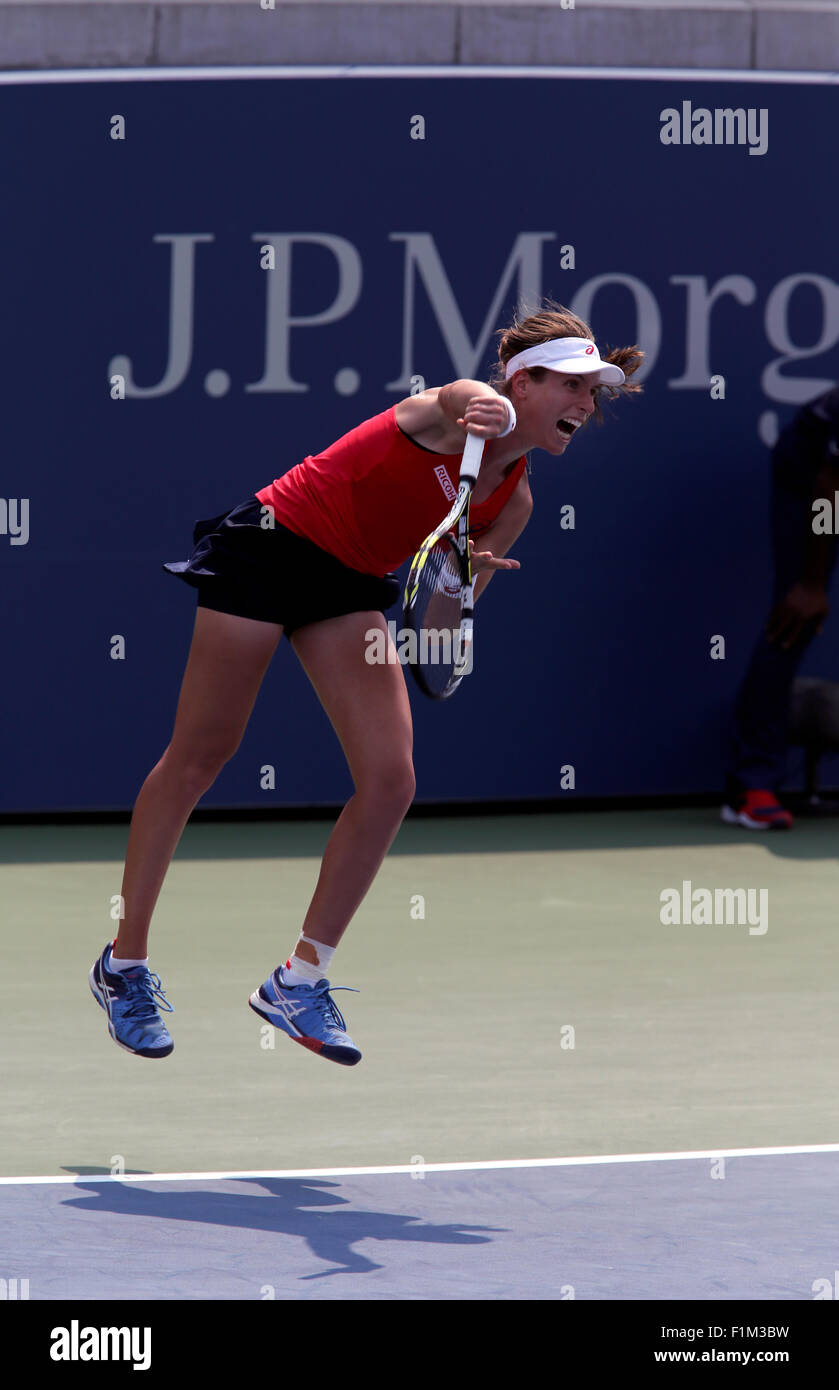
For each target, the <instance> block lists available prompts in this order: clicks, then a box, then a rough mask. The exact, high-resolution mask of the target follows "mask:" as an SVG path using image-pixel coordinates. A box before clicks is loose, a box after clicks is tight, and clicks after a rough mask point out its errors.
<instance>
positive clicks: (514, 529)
mask: <svg viewBox="0 0 839 1390" xmlns="http://www.w3.org/2000/svg"><path fill="white" fill-rule="evenodd" d="M532 510H533V498H532V496H531V493H530V484H529V483H528V481H527V473H526V472H524V473H522V475H521V477H520V478H519V481H518V483H517V484H516V487H515V490H514V491H513V492H512V493H511V494H510V497H509V500H508V501H507V503H506V504H505V506H504V507H503V508H502V510H501V511H500V512H499V514H498V516H497V517H496V518H495V521H493V523H492V525H491V526H488V527H487V529H486V531H484V533H483V535H482V536H480V537H479V538H478V540H477V542H475V541H470V542H469V544H470V546H471V547H472V572H473V574H475V576H476V578H475V591H474V592H475V600H476V601H477V599H478V598H479V597H480V595H481V594H482V593H483V591H484V589H485V588H486V586H487V584H488V583H489V581H490V580H491V578H492V576H493V574H494V573H495V571H496V570H497V569H505V570H510V569H515V570H517V569H520V568H521V566H520V565H519V562H518V560H505V559H504V558H503V556H505V555H506V554H507V551H508V550H509V549H510V547H511V546H512V545H513V544H514V543H515V542H516V541H517V540H518V538H519V536H520V535H521V533H522V531H523V530H524V528H525V526H526V525H527V523H528V521H529V520H530V513H531V512H532Z"/></svg>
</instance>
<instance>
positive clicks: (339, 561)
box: [90, 300, 643, 1066]
mask: <svg viewBox="0 0 839 1390" xmlns="http://www.w3.org/2000/svg"><path fill="white" fill-rule="evenodd" d="M544 303H545V305H546V306H547V307H543V309H542V310H541V311H540V312H538V313H535V314H531V315H529V316H527V317H525V318H523V319H522V320H520V321H519V320H515V321H514V322H513V323H512V325H511V326H510V327H509V328H507V329H506V330H501V331H500V335H499V336H500V341H499V344H498V364H497V366H496V369H495V371H494V373H493V376H492V379H491V382H490V383H489V384H488V383H486V382H482V381H470V380H461V381H453V382H449V383H448V384H447V385H445V386H435V387H429V388H428V389H426V390H425V391H423V392H421V393H420V394H418V395H416V396H408V397H406V398H405V399H404V400H401V401H398V402H396V404H394V405H391V406H390V407H389V409H387V410H385V411H382V412H381V414H378V415H374V416H372V417H371V418H370V419H367V420H364V421H362V423H361V424H359V425H358V426H356V428H355V429H352V430H350V431H349V433H348V434H345V435H343V436H342V437H341V438H340V439H338V440H336V441H335V442H334V443H332V444H330V445H329V446H328V447H327V448H325V449H323V450H322V451H321V453H319V454H314V455H308V456H307V457H306V458H305V459H304V460H303V461H302V463H298V464H297V465H296V466H295V467H293V468H292V469H291V470H290V471H289V472H287V473H285V474H284V475H283V477H281V478H277V479H275V480H274V482H272V483H271V484H269V485H268V486H267V487H263V488H261V489H260V490H259V491H258V492H257V493H255V494H254V495H252V496H251V497H249V498H248V499H247V501H245V502H243V503H241V504H240V505H239V506H237V507H234V508H233V510H232V511H230V512H227V513H224V514H223V515H222V516H219V517H214V518H213V519H212V520H207V521H202V522H198V523H197V525H196V527H195V532H194V549H193V552H192V555H191V556H190V558H189V560H186V561H178V562H173V563H170V564H167V565H165V566H164V568H165V569H166V570H167V571H169V572H170V573H172V574H175V575H177V576H179V577H180V578H181V579H183V580H184V581H186V583H188V584H190V585H192V586H194V587H195V588H196V589H197V591H198V609H197V614H196V620H195V628H194V632H193V637H192V645H191V648H190V652H189V658H188V661H187V665H186V670H185V673H184V678H183V683H182V686H181V691H180V697H179V700H178V706H177V711H176V716H175V725H174V730H173V733H172V739H171V742H170V743H169V746H168V747H167V749H166V751H165V752H164V754H163V756H162V757H161V759H160V761H159V762H158V763H157V765H156V766H155V767H154V768H152V770H151V772H150V773H149V775H148V777H147V778H146V780H145V782H144V783H143V786H142V788H141V790H140V793H139V796H138V798H137V802H136V805H135V807H134V812H133V816H132V820H131V829H130V834H129V840H128V849H127V854H126V860H125V870H124V877H123V882H122V899H123V909H124V916H123V917H122V919H121V921H120V926H119V931H118V934H117V937H116V938H115V940H114V941H113V942H109V943H108V944H107V945H106V946H105V949H104V951H103V952H102V954H101V956H100V957H99V959H98V960H97V961H96V962H95V964H94V965H93V967H92V969H91V972H90V987H91V990H92V991H93V995H94V997H95V998H96V1000H97V1002H98V1003H99V1004H100V1005H101V1006H102V1008H103V1009H104V1010H105V1012H106V1014H107V1017H108V1028H109V1032H110V1034H111V1037H112V1038H113V1039H114V1041H115V1042H116V1043H118V1044H119V1046H121V1047H123V1048H125V1049H126V1050H127V1051H129V1052H133V1053H134V1054H135V1055H137V1056H139V1057H166V1056H168V1054H169V1053H170V1052H171V1051H172V1048H173V1046H174V1044H173V1042H172V1039H171V1037H170V1035H169V1032H168V1030H167V1028H166V1027H165V1025H164V1023H163V1020H162V1019H161V1017H160V1011H161V1010H164V1011H166V1012H169V1013H171V1012H172V1006H171V1004H170V1003H169V1001H168V1000H167V999H166V996H165V994H164V991H163V988H162V986H161V981H160V977H159V976H158V975H154V974H152V973H151V972H150V971H149V968H148V958H147V949H148V947H147V942H148V933H149V925H150V921H151V916H152V912H153V910H154V907H155V903H156V902H157V898H158V895H159V893H160V890H161V887H162V885H163V880H164V877H165V875H166V871H167V869H168V867H169V863H170V861H171V859H172V856H173V854H174V852H175V849H176V846H177V844H178V841H179V839H180V837H181V834H182V832H183V829H184V826H185V825H186V822H187V820H188V819H189V816H190V814H191V812H192V810H193V808H194V806H195V805H196V803H197V802H198V801H199V800H200V798H201V797H202V796H203V795H204V793H205V792H206V791H208V789H209V788H210V787H211V786H212V785H213V782H214V781H215V779H216V777H217V776H218V774H219V772H220V770H221V768H222V767H223V766H224V764H225V763H226V762H227V761H228V760H229V759H230V758H232V757H233V755H234V753H235V752H236V749H237V748H238V746H239V743H240V740H241V738H242V735H243V733H244V731H245V727H246V725H247V722H248V719H249V717H250V714H251V711H252V709H253V706H254V702H255V700H256V696H257V693H258V691H259V687H260V684H261V682H262V678H263V676H264V675H265V672H266V670H267V667H268V664H269V662H270V660H271V657H272V656H273V654H274V651H275V650H276V647H277V645H278V643H279V641H280V638H281V637H282V636H283V634H285V636H286V637H288V638H289V639H290V641H291V645H292V647H293V649H294V651H295V653H296V655H297V657H298V659H299V660H300V662H301V664H302V666H303V668H304V670H305V671H306V674H307V676H308V677H309V680H310V681H311V683H312V685H313V687H314V689H315V692H316V694H317V696H318V699H319V700H320V702H321V705H322V706H323V709H324V710H325V712H326V714H327V716H328V718H329V720H330V722H331V724H332V727H333V729H334V730H335V733H336V735H337V737H338V739H339V741H340V744H341V747H342V749H343V752H344V755H345V757H346V760H347V764H348V767H349V771H350V774H351V776H352V779H353V784H354V788H355V790H354V793H353V795H352V796H351V797H350V799H349V801H348V802H347V804H346V806H345V807H344V808H343V810H342V812H341V814H340V816H339V818H338V821H337V823H336V825H335V827H334V829H333V831H332V834H331V836H330V838H329V841H328V843H327V846H326V850H325V853H324V856H323V860H322V862H321V866H320V873H319V876H318V880H317V885H316V888H315V892H314V896H313V897H312V900H311V903H310V905H309V908H308V911H307V913H306V915H305V918H304V920H303V923H302V926H301V928H300V931H299V936H298V939H297V941H296V943H295V944H294V946H293V948H292V951H291V954H290V955H289V956H288V957H287V959H286V961H285V964H284V965H280V966H278V967H277V968H276V969H275V970H274V971H273V973H272V974H271V975H269V977H268V979H267V980H266V981H265V983H264V984H263V985H261V986H260V988H259V989H257V990H255V991H254V993H253V994H252V995H251V998H250V1004H251V1007H252V1008H253V1009H254V1010H255V1011H256V1012H257V1013H258V1014H260V1015H261V1016H262V1017H263V1018H265V1019H268V1020H269V1021H270V1022H271V1023H272V1024H274V1025H275V1026H276V1027H277V1028H279V1029H281V1030H282V1031H283V1032H284V1033H286V1034H287V1035H288V1036H289V1037H290V1038H292V1039H293V1040H294V1041H295V1042H297V1043H300V1044H302V1046H304V1047H306V1048H309V1049H310V1050H311V1051H312V1052H315V1053H317V1054H318V1055H319V1056H321V1057H325V1058H328V1059H329V1060H330V1061H333V1062H339V1063H342V1064H343V1065H345V1066H353V1065H355V1063H357V1062H358V1061H359V1060H360V1058H361V1053H360V1051H359V1049H358V1048H357V1047H356V1046H355V1044H354V1042H353V1041H352V1039H351V1038H350V1037H349V1035H348V1033H347V1028H346V1024H345V1021H344V1019H343V1017H342V1015H341V1012H340V1010H339V1009H338V1007H337V1005H336V1004H335V1002H334V1000H333V999H332V995H331V993H330V990H331V986H330V983H329V979H328V977H327V974H328V971H329V970H330V967H331V962H332V957H333V954H334V952H335V948H336V946H337V945H338V943H339V941H340V940H341V937H342V936H343V934H344V932H345V931H346V928H347V926H348V924H349V922H350V920H351V919H352V917H353V915H354V913H355V912H356V910H357V908H358V907H359V904H360V903H361V902H362V900H363V898H364V897H365V895H366V893H367V891H368V889H369V888H370V885H371V884H372V882H373V880H374V878H375V876H376V873H377V872H378V869H379V866H380V864H381V862H382V860H383V858H384V856H385V854H386V853H387V851H388V849H389V847H390V845H391V843H392V841H393V839H394V837H395V835H396V832H397V830H398V829H399V826H400V824H401V822H402V820H403V818H404V816H405V813H406V811H407V810H408V807H409V806H410V804H411V801H412V800H413V796H414V789H415V783H414V770H413V764H412V726H411V710H410V705H409V701H408V693H407V689H406V685H405V677H404V673H403V671H402V667H401V665H400V664H399V662H398V660H397V659H396V658H395V653H394V652H393V649H392V644H391V646H390V655H391V657H392V658H393V659H392V660H388V661H387V662H385V663H380V664H373V663H371V662H370V661H369V659H368V657H369V650H370V647H371V643H370V640H369V638H368V636H367V634H369V633H370V631H371V630H372V629H376V628H379V629H381V630H382V631H383V633H384V635H385V638H384V640H385V641H388V640H389V639H388V637H387V625H386V621H385V617H384V614H385V611H386V610H387V609H388V608H389V607H390V606H391V605H392V604H393V603H394V602H395V600H396V599H397V597H398V595H399V590H400V585H399V581H398V580H397V578H396V576H395V574H394V573H393V571H394V570H395V569H397V567H398V566H399V565H401V564H402V563H403V561H405V560H406V559H408V558H409V557H410V556H411V555H412V554H413V553H414V552H415V551H416V550H417V548H418V547H419V546H420V545H421V543H422V541H423V540H424V539H425V537H426V536H427V535H428V534H429V533H430V532H431V531H432V530H433V529H434V527H435V526H437V525H438V524H439V522H440V521H442V520H443V518H444V517H445V515H446V513H447V512H448V510H449V507H450V505H451V499H452V497H453V496H454V494H455V492H456V490H457V483H458V475H459V468H460V457H461V454H462V452H463V447H464V443H465V440H466V436H467V433H472V434H476V435H479V436H480V437H481V438H483V439H485V440H486V441H487V442H486V445H485V448H484V455H483V463H482V467H481V472H480V474H479V477H478V481H477V485H476V487H475V490H474V493H473V496H472V510H471V517H470V531H471V532H472V533H474V534H475V535H480V537H481V539H480V549H477V548H476V547H475V546H474V543H473V548H472V564H473V569H474V570H475V571H476V574H477V577H476V580H475V597H476V598H477V596H478V595H479V594H480V593H481V592H482V590H483V589H484V588H485V587H486V585H487V584H488V583H489V581H490V579H491V578H492V576H493V574H494V573H495V571H497V570H512V569H518V568H519V563H518V561H517V560H513V559H510V558H507V553H508V551H509V550H510V548H511V546H512V545H513V544H514V542H515V541H516V540H517V539H518V537H519V536H520V535H521V533H522V531H523V529H524V527H525V525H526V524H527V520H528V517H529V515H530V511H531V507H532V499H531V495H530V488H529V486H528V480H527V470H526V462H527V461H526V458H525V455H526V453H527V451H528V450H531V449H543V450H544V451H545V452H546V453H548V454H552V455H554V456H556V457H558V456H561V455H562V454H564V453H565V452H566V450H567V449H568V448H569V447H570V444H571V441H572V439H573V438H574V435H575V434H576V432H577V430H578V429H580V428H582V427H583V426H584V425H585V424H586V423H587V421H588V420H589V419H590V418H591V416H592V415H593V414H596V415H598V416H600V407H599V404H598V396H599V395H600V393H601V392H602V391H604V390H605V391H607V392H608V393H609V394H612V395H615V394H618V393H621V392H636V391H640V390H641V387H640V386H638V385H637V384H630V383H629V382H628V380H627V378H628V377H630V376H631V375H632V373H633V372H634V371H636V369H637V368H638V366H639V365H640V362H641V359H642V356H643V354H642V353H641V352H640V351H639V350H638V348H637V347H627V348H619V349H615V350H614V351H612V352H609V353H608V355H607V356H606V358H605V359H602V358H601V356H600V353H599V352H598V349H597V346H596V345H595V342H594V338H593V335H592V332H591V329H590V328H589V327H588V325H587V324H585V323H583V322H582V320H581V319H579V318H577V317H576V316H575V315H574V314H571V313H570V312H569V311H568V310H566V309H564V308H563V307H562V306H561V305H558V304H555V303H554V302H553V301H551V300H548V301H544Z"/></svg>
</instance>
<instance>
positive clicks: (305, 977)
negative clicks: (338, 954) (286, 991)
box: [283, 936, 335, 987]
mask: <svg viewBox="0 0 839 1390" xmlns="http://www.w3.org/2000/svg"><path fill="white" fill-rule="evenodd" d="M300 941H305V942H306V943H307V945H309V946H312V947H313V948H314V952H315V955H316V956H317V960H318V963H317V965H313V964H312V962H311V961H308V960H303V958H302V957H301V956H297V955H292V956H290V957H289V959H288V960H287V961H286V963H285V966H284V968H283V979H284V980H285V981H286V982H287V983H288V984H290V985H291V986H292V987H293V986H294V985H316V984H317V982H318V980H322V979H323V978H324V976H325V974H326V972H327V970H328V969H329V963H330V961H331V960H332V957H333V956H334V954H335V947H334V946H324V944H323V942H322V941H313V940H312V938H311V937H310V936H301V937H300V939H299V941H298V943H297V944H298V945H299V944H300ZM296 949H297V947H296V946H295V950H296Z"/></svg>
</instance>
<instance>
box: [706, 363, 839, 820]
mask: <svg viewBox="0 0 839 1390" xmlns="http://www.w3.org/2000/svg"><path fill="white" fill-rule="evenodd" d="M837 502H839V384H837V385H835V386H833V387H831V389H830V390H829V391H825V392H824V393H823V394H822V395H820V396H818V397H817V398H816V399H815V400H813V401H810V402H809V404H808V405H805V406H804V407H803V408H802V409H801V410H799V412H798V414H797V415H796V416H795V418H794V419H793V420H792V422H791V423H790V424H789V425H787V427H786V428H785V429H784V430H782V432H781V434H780V436H779V438H778V442H777V444H776V445H775V448H774V449H773V451H772V494H771V520H772V548H773V556H774V566H775V581H774V589H773V595H772V609H771V612H770V614H769V619H768V622H767V625H766V627H765V629H764V630H763V631H762V632H761V634H760V636H759V638H758V640H757V644H756V646H755V649H754V651H753V653H752V658H751V661H750V663H749V667H748V670H747V671H746V675H745V679H744V680H743V683H742V685H741V687H740V691H739V694H738V697H737V704H736V708H735V734H734V746H733V750H732V755H731V758H730V762H729V766H728V776H727V783H726V792H725V796H726V800H725V804H724V805H723V808H722V819H723V820H724V821H725V822H726V823H727V824H729V825H742V826H745V827H746V828H747V829H748V830H788V829H789V828H790V827H791V825H792V823H793V820H792V816H791V815H790V812H789V811H788V810H787V808H786V807H785V806H783V805H782V804H781V802H780V801H779V800H778V796H777V791H778V787H779V784H780V782H781V780H782V778H783V775H784V769H785V765H786V758H787V750H788V746H789V709H790V698H791V694H792V686H793V682H794V680H795V676H796V673H797V671H798V668H799V666H800V665H801V662H802V660H803V658H804V654H805V652H806V651H807V648H808V647H809V645H810V643H811V641H812V640H813V637H814V636H815V635H816V633H819V632H821V631H822V629H823V627H824V624H825V621H826V619H827V616H828V613H829V604H828V597H827V591H828V585H829V582H830V578H831V575H832V573H833V568H834V564H835V560H836V535H835V532H834V526H835V525H837V524H839V516H837V507H836V503H837Z"/></svg>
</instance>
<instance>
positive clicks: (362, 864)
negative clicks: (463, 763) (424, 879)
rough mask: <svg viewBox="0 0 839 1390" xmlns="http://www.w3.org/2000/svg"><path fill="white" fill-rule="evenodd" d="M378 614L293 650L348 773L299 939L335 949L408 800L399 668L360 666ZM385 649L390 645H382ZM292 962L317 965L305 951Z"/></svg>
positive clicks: (335, 626) (340, 621) (332, 627)
mask: <svg viewBox="0 0 839 1390" xmlns="http://www.w3.org/2000/svg"><path fill="white" fill-rule="evenodd" d="M373 628H375V629H377V630H379V629H380V630H382V631H383V632H385V633H386V632H387V627H386V624H385V620H384V618H383V617H382V614H381V613H350V614H348V615H347V616H346V617H341V618H330V619H328V620H327V621H325V622H320V623H312V624H310V625H309V626H307V627H304V628H300V629H299V630H298V632H296V633H295V634H294V636H293V637H292V639H291V641H292V646H293V647H294V650H295V652H296V654H297V656H298V657H299V658H300V661H301V663H302V665H303V668H304V670H305V671H306V674H307V676H308V677H309V679H310V681H311V682H312V685H313V686H314V688H315V691H316V692H317V695H318V698H319V699H320V702H321V704H322V705H323V708H324V710H325V711H326V714H327V716H328V717H329V720H330V722H331V724H332V727H333V729H334V730H335V733H336V734H337V735H338V739H339V740H340V743H341V747H342V748H343V750H344V754H345V756H346V759H347V763H348V765H349V769H350V773H351V775H352V779H353V782H354V783H355V792H354V794H353V795H352V796H351V797H350V800H349V801H348V802H347V804H346V806H345V807H344V809H343V811H342V812H341V815H340V816H339V818H338V820H337V822H336V824H335V828H334V830H333V831H332V834H331V835H330V837H329V841H328V843H327V846H326V851H325V853H324V856H323V860H322V862H321V868H320V875H319V877H318V882H317V887H316V888H315V893H314V897H313V898H312V901H311V904H310V906H309V910H308V912H307V913H306V918H305V921H304V923H303V931H304V933H305V935H306V936H308V937H311V938H312V939H313V940H315V941H320V942H322V943H323V944H324V946H333V947H334V946H337V944H338V942H339V941H340V939H341V937H342V936H343V934H344V932H345V930H346V928H347V926H348V925H349V922H350V919H351V918H352V917H353V915H354V913H355V911H356V909H357V908H358V906H359V904H360V903H361V901H362V899H363V898H364V896H365V895H366V893H367V891H368V889H369V887H370V885H371V883H372V882H373V879H374V878H375V877H376V874H377V872H378V870H379V866H380V865H381V862H382V860H383V859H384V857H385V855H386V854H387V851H388V850H389V848H390V846H391V844H392V843H393V840H394V837H395V835H396V832H397V830H398V829H399V826H400V825H401V823H402V821H403V819H404V817H405V813H406V811H407V810H408V807H409V806H410V804H411V802H412V801H413V798H414V791H415V781H414V769H413V762H412V747H413V727H412V723H411V707H410V704H409V701H408V692H407V690H406V688H405V677H404V675H403V672H402V667H401V666H400V665H399V663H398V661H395V660H394V662H393V663H392V664H391V663H386V664H381V665H375V664H370V663H368V662H367V660H366V659H365V652H366V651H367V649H368V645H369V644H368V642H367V641H366V640H365V633H367V632H369V631H370V630H371V629H373ZM388 645H389V648H390V649H391V650H392V644H391V643H390V641H389V639H388ZM296 954H297V955H298V956H300V957H301V958H302V959H305V960H309V961H311V962H312V964H315V965H316V964H317V961H316V960H315V959H314V954H315V953H314V950H313V948H312V947H310V946H309V945H308V944H307V943H305V942H304V943H301V944H299V945H298V947H297V952H296Z"/></svg>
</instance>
